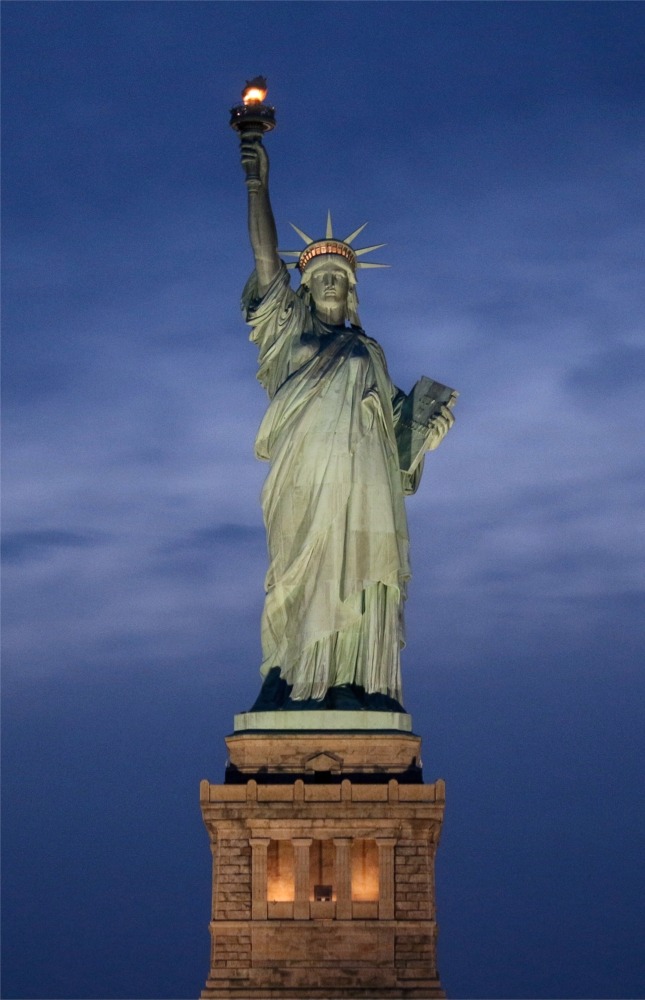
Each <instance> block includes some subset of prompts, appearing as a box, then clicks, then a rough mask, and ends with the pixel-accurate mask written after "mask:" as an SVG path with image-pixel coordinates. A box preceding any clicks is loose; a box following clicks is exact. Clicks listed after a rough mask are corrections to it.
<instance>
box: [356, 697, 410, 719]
mask: <svg viewBox="0 0 645 1000" xmlns="http://www.w3.org/2000/svg"><path fill="white" fill-rule="evenodd" d="M363 703H364V706H365V708H366V709H368V711H370V712H403V713H404V714H407V713H406V711H405V709H404V707H403V705H402V704H401V703H400V702H399V701H397V700H396V698H391V697H390V696H389V694H383V693H382V692H381V691H375V692H374V693H373V694H364V695H363Z"/></svg>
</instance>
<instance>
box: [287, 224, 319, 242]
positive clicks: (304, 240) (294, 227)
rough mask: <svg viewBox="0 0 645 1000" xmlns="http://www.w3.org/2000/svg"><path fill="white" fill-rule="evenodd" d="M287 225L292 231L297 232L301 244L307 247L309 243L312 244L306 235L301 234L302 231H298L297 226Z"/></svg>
mask: <svg viewBox="0 0 645 1000" xmlns="http://www.w3.org/2000/svg"><path fill="white" fill-rule="evenodd" d="M289 225H290V226H291V228H292V229H294V230H295V231H296V232H297V234H298V236H299V237H300V239H301V240H303V242H304V243H305V245H308V244H309V243H313V242H314V241H313V240H312V238H311V236H307V234H306V233H303V231H302V229H298V227H297V226H294V224H293V222H290V223H289Z"/></svg>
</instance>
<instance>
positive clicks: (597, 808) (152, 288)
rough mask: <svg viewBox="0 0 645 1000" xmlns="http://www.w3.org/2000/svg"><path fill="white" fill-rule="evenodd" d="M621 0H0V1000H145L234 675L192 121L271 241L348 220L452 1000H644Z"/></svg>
mask: <svg viewBox="0 0 645 1000" xmlns="http://www.w3.org/2000/svg"><path fill="white" fill-rule="evenodd" d="M644 49H645V6H644V5H643V4H640V3H622V2H614V3H602V2H600V3H566V2H563V3H480V4H473V3H407V2H402V3H387V2H384V3H371V2H357V3H344V2H341V3H318V2H309V3H304V2H301V3H282V2H267V3H265V2H258V3H218V2H204V3H192V2H168V3H159V2H156V0H152V2H149V3H130V2H123V3H104V2H93V3H68V2H54V3H40V2H35V3H22V2H12V3H6V4H5V5H4V9H3V50H4V51H3V122H4V149H3V168H4V178H3V179H4V190H3V207H4V213H3V214H4V218H3V243H4V317H3V319H4V322H3V329H4V539H3V557H4V628H3V646H4V685H3V687H4V698H3V701H4V779H3V785H4V810H3V819H4V876H3V884H4V890H3V903H4V914H3V916H4V947H5V954H4V989H3V996H5V997H7V998H32V1000H33V998H79V997H85V998H127V997H129V998H173V997H174V998H184V997H191V996H196V995H197V994H198V992H199V990H200V989H201V986H202V984H203V981H204V979H205V976H206V973H207V963H208V934H207V922H208V914H209V880H210V852H209V849H208V841H207V836H206V833H205V830H204V829H203V827H202V825H201V818H200V814H199V808H198V784H199V780H200V779H201V778H204V777H208V778H209V779H210V780H211V781H213V782H217V781H220V780H221V779H222V778H223V769H224V762H225V746H224V742H223V739H224V736H225V734H226V733H227V732H230V731H231V729H232V716H233V714H234V713H235V712H237V711H241V710H243V709H244V708H247V707H248V706H249V704H250V703H251V701H252V700H253V698H254V695H255V693H256V690H257V689H258V676H257V669H258V666H259V659H260V643H259V618H260V611H261V606H262V583H263V576H264V572H265V568H266V552H265V542H264V532H263V528H262V523H261V515H260V509H259V491H260V488H261V484H262V480H263V477H264V474H265V472H266V468H265V467H264V466H263V465H261V464H260V463H258V462H256V461H255V459H254V457H253V439H254V435H255V431H256V429H257V425H258V423H259V421H260V419H261V415H262V413H263V410H264V406H265V402H266V400H265V396H264V393H263V390H262V389H261V387H260V386H259V384H258V383H257V382H256V380H255V351H254V348H253V347H252V345H250V344H249V343H248V342H247V331H246V327H245V325H244V323H243V321H242V318H241V314H240V312H239V295H240V291H241V288H242V286H243V283H244V281H245V279H246V277H247V274H248V272H249V270H250V266H251V254H250V250H249V247H248V242H247V238H246V221H245V189H244V185H243V181H242V173H241V169H240V167H239V165H238V158H237V145H236V137H235V136H234V134H233V133H232V132H231V131H230V129H229V128H228V124H227V122H228V110H229V108H230V106H231V104H233V103H235V102H236V101H237V99H238V97H239V93H240V89H241V86H242V84H243V83H244V80H245V79H247V78H248V77H251V76H254V75H256V74H257V73H264V74H265V75H266V76H267V77H268V79H269V86H270V99H271V102H272V103H274V104H275V105H276V108H277V116H278V122H279V125H278V128H277V129H276V131H275V132H274V133H272V134H271V135H270V136H269V137H268V139H267V147H268V149H269V152H270V155H271V158H272V174H271V183H272V194H273V203H274V209H275V212H276V216H277V219H278V228H279V233H280V238H281V241H282V245H283V246H285V248H287V249H291V248H292V247H296V246H297V245H298V240H297V237H295V235H294V234H293V232H292V231H291V230H290V228H289V226H288V222H289V221H292V222H295V223H296V224H297V225H298V226H300V227H301V228H303V229H304V230H305V231H307V232H310V233H312V235H314V236H318V235H322V234H323V227H324V218H325V213H326V211H327V209H328V208H330V209H331V210H332V214H333V217H334V222H335V227H336V230H337V233H338V235H340V236H343V235H346V234H347V233H349V232H351V231H352V230H354V229H355V228H357V226H359V225H360V224H361V223H362V222H364V221H365V220H366V219H367V220H369V223H370V224H369V227H368V229H367V230H366V232H365V234H364V236H365V241H366V242H368V243H381V242H387V244H388V246H387V247H386V248H385V249H384V250H381V251H380V252H379V255H378V259H379V260H381V261H384V262H387V263H389V264H391V269H389V270H387V271H365V272H362V273H361V274H360V284H359V294H360V298H361V307H360V312H361V319H362V322H363V325H364V326H365V328H366V330H367V332H368V333H370V334H371V335H372V336H374V337H376V338H377V340H378V341H379V342H380V343H381V344H382V345H383V347H384V348H385V350H386V353H387V357H388V361H389V366H390V372H391V375H392V377H393V379H394V381H395V382H396V383H397V384H398V385H400V386H401V387H402V388H404V389H409V388H410V387H411V386H412V384H413V383H414V382H415V381H416V379H417V378H418V377H419V376H420V375H421V374H426V375H429V376H430V377H433V378H436V379H439V380H440V381H443V382H447V383H448V384H450V385H453V386H455V387H456V388H457V389H458V390H459V391H460V393H461V395H460V400H459V403H458V407H457V424H456V426H455V428H454V430H453V431H452V432H451V434H450V436H449V437H448V439H447V440H446V442H445V443H444V444H443V445H442V447H441V449H440V450H439V451H438V452H437V453H435V454H433V455H431V456H430V457H429V459H428V461H427V463H426V471H425V476H424V481H423V484H422V487H421V489H420V491H419V493H418V494H417V495H416V496H415V497H414V498H412V499H411V500H410V501H409V504H408V512H409V518H410V530H411V536H412V566H413V573H414V577H413V581H412V584H411V588H410V600H409V602H408V613H407V625H408V646H407V649H406V650H405V652H404V660H403V664H404V667H403V669H404V691H405V700H406V705H407V707H408V709H409V710H410V712H411V713H412V716H413V723H414V729H415V731H416V732H418V733H419V734H420V735H421V736H422V737H423V739H424V766H425V777H426V780H428V781H433V780H435V779H436V778H437V777H443V778H445V779H446V782H447V797H448V802H447V814H446V823H445V828H444V833H443V839H442V844H441V848H440V851H439V862H438V865H439V867H438V907H439V911H438V913H439V921H440V926H441V934H440V943H439V959H440V961H439V967H440V972H441V976H442V980H443V982H444V985H445V987H446V989H447V991H448V994H449V996H451V997H452V998H466V997H482V998H484V997H487V998H488V997H490V998H494V997H498V998H519V997H526V998H555V997H579V998H602V997H607V998H609V997H611V998H626V997H643V996H645V985H644V984H645V946H644V945H643V936H642V921H643V916H644V914H643V898H644V897H645V891H644V890H645V887H644V886H643V882H642V851H643V846H642V829H643V826H644V824H645V810H644V809H643V799H644V797H643V783H642V771H643V741H642V704H643V696H644V695H645V679H644V675H643V669H642V665H643V651H644V647H645V640H644V637H643V534H642V528H643V525H642V519H640V522H639V518H640V516H641V511H642V501H643V483H644V482H645V476H644V470H643V461H642V454H643V449H642V427H643V408H644V407H643V372H644V371H645V339H644V336H643V317H644V314H645V302H644V299H645V294H644V287H645V285H644V283H643V276H642V271H643V258H644V256H645V254H644V251H643V237H644V235H645V234H644V230H645V225H644V207H645V206H644V202H645V196H644V192H645V176H644V174H645V169H644V164H645V148H644V147H645V142H644V130H643V108H644V98H645V73H644V62H643V51H644Z"/></svg>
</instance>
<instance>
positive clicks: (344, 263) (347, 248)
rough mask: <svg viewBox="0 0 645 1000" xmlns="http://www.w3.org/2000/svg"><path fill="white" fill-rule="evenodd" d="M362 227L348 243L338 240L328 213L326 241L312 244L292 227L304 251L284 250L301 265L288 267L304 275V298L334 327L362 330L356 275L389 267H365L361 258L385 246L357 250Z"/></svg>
mask: <svg viewBox="0 0 645 1000" xmlns="http://www.w3.org/2000/svg"><path fill="white" fill-rule="evenodd" d="M366 225H367V223H365V224H364V225H362V226H360V227H359V228H358V229H357V230H356V231H355V232H353V233H351V234H350V235H349V236H347V237H346V238H345V239H344V240H338V239H335V238H334V235H333V232H332V223H331V215H330V213H327V231H326V234H325V238H324V239H322V240H312V239H311V237H310V236H307V234H306V233H303V231H302V230H301V229H298V227H297V226H294V225H293V223H291V226H292V228H293V229H295V231H296V232H297V233H298V235H299V236H300V238H301V239H302V240H304V242H305V244H306V246H305V248H304V250H281V251H280V253H283V254H284V255H285V256H286V257H297V258H298V259H297V262H294V263H293V264H287V267H292V268H295V267H297V268H298V270H299V271H300V274H301V286H300V287H301V290H302V295H303V296H304V297H305V298H306V299H307V300H308V301H313V304H314V307H315V309H316V312H317V313H318V314H319V315H320V316H321V318H323V319H325V320H326V321H327V322H331V323H334V324H336V323H344V321H345V319H349V321H350V323H353V324H354V325H355V326H360V320H359V318H358V313H357V308H358V297H357V295H356V271H357V270H358V269H359V268H361V267H387V264H364V263H363V262H362V261H361V260H359V258H360V257H361V256H362V255H363V254H366V253H369V252H370V251H371V250H378V249H379V247H382V246H385V244H384V243H379V244H378V246H372V247H364V248H363V249H361V250H354V248H353V247H352V246H351V243H352V241H353V240H354V239H355V238H356V237H357V236H358V234H359V233H361V232H362V231H363V229H365V226H366Z"/></svg>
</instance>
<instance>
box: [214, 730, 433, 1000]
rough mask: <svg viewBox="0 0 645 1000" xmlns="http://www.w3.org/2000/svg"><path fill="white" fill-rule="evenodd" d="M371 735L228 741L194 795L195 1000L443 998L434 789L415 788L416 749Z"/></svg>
mask: <svg viewBox="0 0 645 1000" xmlns="http://www.w3.org/2000/svg"><path fill="white" fill-rule="evenodd" d="M258 714H259V713H258ZM296 714H298V715H300V714H302V715H304V714H306V713H296ZM364 714H368V715H373V716H377V717H378V715H379V713H364ZM238 718H239V717H238ZM283 718H284V716H283ZM236 721H237V720H236ZM295 721H296V720H294V722H295ZM373 721H374V727H376V725H377V723H378V719H376V720H373ZM374 727H373V728H371V729H370V727H369V726H368V727H367V729H368V731H366V730H365V728H363V729H362V730H361V731H358V732H357V731H354V732H347V731H342V730H331V731H313V730H302V729H300V730H295V729H294V730H293V731H284V730H283V731H277V730H276V731H272V730H268V731H264V732H260V731H257V730H255V731H254V730H253V729H251V728H250V727H247V726H244V727H240V730H239V731H238V732H236V733H234V734H233V735H232V736H230V737H228V739H227V741H226V742H227V746H228V751H229V763H228V766H227V771H226V777H225V783H224V784H222V785H211V784H210V783H209V782H208V781H202V783H201V787H200V796H201V808H202V814H203V817H204V822H205V824H206V827H207V829H208V833H209V836H210V840H211V848H212V853H213V905H212V915H211V923H210V932H211V960H210V972H209V976H208V979H207V982H206V986H205V989H204V990H203V991H202V994H201V996H202V997H204V998H206V997H212V998H233V997H237V998H249V1000H252V998H275V1000H277V998H287V997H290V998H293V1000H306V998H320V1000H323V998H325V1000H335V998H338V1000H340V998H347V1000H350V998H351V1000H358V998H368V997H370V998H382V997H383V998H384V997H392V998H394V997H410V998H414V997H416V998H421V997H423V998H425V1000H428V998H434V997H443V996H444V995H445V994H444V992H443V990H442V988H441V985H440V982H439V976H438V972H437V967H436V937H437V925H436V921H435V893H434V860H435V852H436V848H437V843H438V840H439V834H440V830H441V822H442V819H443V811H444V800H445V788H444V783H443V781H437V782H436V783H435V784H432V785H425V784H423V782H422V776H421V762H420V743H421V741H420V739H419V737H418V736H415V735H413V734H412V733H411V732H409V731H395V730H391V731H380V730H378V729H377V728H374Z"/></svg>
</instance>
